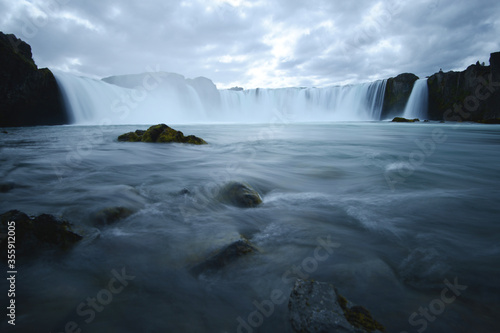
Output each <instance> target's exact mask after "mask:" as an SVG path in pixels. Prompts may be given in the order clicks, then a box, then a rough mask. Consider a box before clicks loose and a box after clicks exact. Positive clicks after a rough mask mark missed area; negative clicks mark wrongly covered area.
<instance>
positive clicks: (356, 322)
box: [337, 294, 385, 332]
mask: <svg viewBox="0 0 500 333" xmlns="http://www.w3.org/2000/svg"><path fill="white" fill-rule="evenodd" d="M337 301H338V302H339V304H340V307H341V308H342V311H344V316H345V318H346V319H347V321H348V322H349V323H350V324H351V325H353V326H354V327H357V328H362V329H365V330H367V331H368V332H372V331H376V330H379V331H381V332H385V327H384V326H383V325H382V324H380V323H379V322H378V321H376V320H375V319H373V318H372V315H371V314H370V311H368V310H367V309H366V308H364V307H362V306H353V307H351V308H349V307H348V306H347V299H346V298H345V297H343V296H342V295H340V294H338V295H337Z"/></svg>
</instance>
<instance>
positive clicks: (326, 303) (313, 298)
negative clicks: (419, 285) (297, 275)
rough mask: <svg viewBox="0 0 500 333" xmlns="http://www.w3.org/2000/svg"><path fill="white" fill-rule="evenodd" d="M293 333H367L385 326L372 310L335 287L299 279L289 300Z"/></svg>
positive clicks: (382, 328)
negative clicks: (347, 297)
mask: <svg viewBox="0 0 500 333" xmlns="http://www.w3.org/2000/svg"><path fill="white" fill-rule="evenodd" d="M288 311H289V319H290V322H291V324H292V329H293V332H302V333H322V332H339V333H341V332H342V333H366V332H381V331H384V327H383V326H382V325H381V324H380V323H378V322H377V321H375V320H374V319H373V318H372V317H371V314H370V312H369V311H368V310H366V309H365V308H364V307H361V306H355V305H353V304H352V303H350V302H349V301H347V300H346V299H345V298H344V297H343V296H341V295H339V294H338V292H337V290H336V289H335V287H334V286H333V285H331V284H328V283H324V282H316V281H307V280H302V279H298V280H297V281H296V282H295V285H294V287H293V290H292V292H291V294H290V298H289V301H288Z"/></svg>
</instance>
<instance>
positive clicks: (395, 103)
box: [381, 73, 418, 119]
mask: <svg viewBox="0 0 500 333" xmlns="http://www.w3.org/2000/svg"><path fill="white" fill-rule="evenodd" d="M417 80H418V76H416V75H415V74H411V73H403V74H399V75H398V76H396V77H391V78H389V79H387V84H386V86H385V94H384V104H383V106H382V114H381V119H390V118H392V117H395V116H397V115H398V114H401V112H403V110H404V109H405V106H406V103H407V102H408V99H409V98H410V94H411V91H412V89H413V85H414V84H415V81H417Z"/></svg>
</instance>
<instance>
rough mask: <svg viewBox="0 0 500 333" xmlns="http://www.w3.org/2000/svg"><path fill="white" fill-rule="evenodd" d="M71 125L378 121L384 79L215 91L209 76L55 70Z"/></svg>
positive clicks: (384, 84) (382, 98) (382, 97)
mask: <svg viewBox="0 0 500 333" xmlns="http://www.w3.org/2000/svg"><path fill="white" fill-rule="evenodd" d="M54 75H55V77H56V80H57V82H58V84H59V86H60V88H61V91H62V94H63V97H64V99H65V102H66V105H67V109H68V110H70V113H71V119H72V122H73V123H75V124H153V123H168V124H179V123H224V122H229V123H264V122H270V121H272V120H273V119H276V118H277V117H278V118H281V119H286V120H287V121H292V122H311V121H313V122H316V121H372V120H380V115H381V112H382V105H383V100H384V93H385V87H386V80H379V81H375V82H371V83H363V84H356V85H346V86H333V87H327V88H280V89H262V88H257V89H249V90H241V91H236V90H219V89H217V87H216V86H215V84H213V82H212V81H210V80H209V79H207V78H203V77H200V78H196V79H192V80H191V79H185V78H184V77H183V76H181V75H178V74H173V73H163V72H159V73H143V74H135V75H123V76H114V77H110V78H105V79H103V80H93V79H89V78H84V77H77V76H74V75H71V74H66V73H58V72H55V73H54Z"/></svg>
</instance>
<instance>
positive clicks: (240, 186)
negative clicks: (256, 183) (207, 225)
mask: <svg viewBox="0 0 500 333" xmlns="http://www.w3.org/2000/svg"><path fill="white" fill-rule="evenodd" d="M219 200H220V201H222V202H224V203H227V204H230V205H233V206H237V207H242V208H251V207H256V206H258V205H260V204H261V203H262V198H261V197H260V195H259V193H258V192H257V191H255V190H254V189H253V188H252V187H250V185H248V184H245V183H240V182H230V183H228V184H227V185H225V186H223V187H222V188H221V190H220V192H219Z"/></svg>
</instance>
